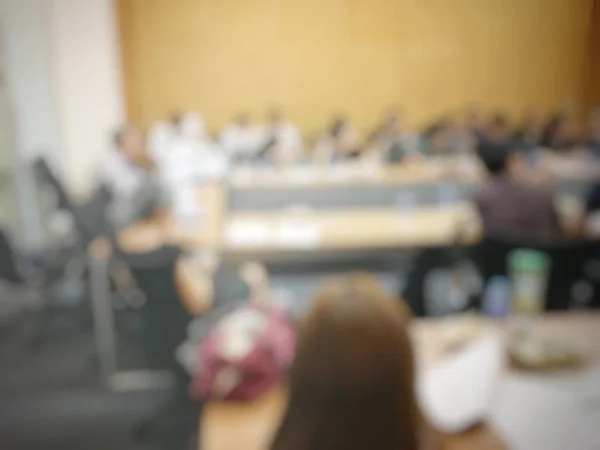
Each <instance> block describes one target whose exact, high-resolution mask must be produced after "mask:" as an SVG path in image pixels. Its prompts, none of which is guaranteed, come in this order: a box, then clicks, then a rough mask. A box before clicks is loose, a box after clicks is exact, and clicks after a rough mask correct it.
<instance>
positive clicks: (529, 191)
mask: <svg viewBox="0 0 600 450" xmlns="http://www.w3.org/2000/svg"><path fill="white" fill-rule="evenodd" d="M474 200H475V203H476V205H477V208H478V210H479V213H480V215H481V218H482V219H483V228H484V232H485V233H488V234H489V233H501V234H503V233H507V234H511V235H517V236H520V237H523V238H532V239H555V238H559V237H561V235H562V232H561V229H560V225H559V222H558V216H557V214H556V210H555V207H554V202H553V198H552V192H551V191H550V189H549V187H547V186H539V185H534V184H532V183H528V182H525V181H517V180H512V179H510V178H508V177H505V176H496V177H492V178H490V181H489V182H488V183H487V184H486V185H485V186H483V187H482V188H481V189H480V190H479V191H478V192H477V193H476V194H475V199H474Z"/></svg>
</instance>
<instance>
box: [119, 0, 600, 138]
mask: <svg viewBox="0 0 600 450" xmlns="http://www.w3.org/2000/svg"><path fill="white" fill-rule="evenodd" d="M118 1H119V3H120V5H119V6H120V8H119V10H120V13H121V15H120V22H121V36H122V44H123V46H122V47H123V56H124V65H125V71H126V80H127V83H126V86H127V97H128V104H129V113H130V116H131V119H132V120H133V121H134V122H136V123H138V124H140V125H142V126H148V125H149V124H150V123H152V121H154V120H157V119H160V118H165V117H167V116H168V115H169V114H170V113H171V112H172V111H174V110H186V109H196V110H199V111H201V112H202V113H203V114H204V115H205V118H206V120H207V122H208V124H209V127H210V128H211V129H213V130H214V129H215V128H216V127H218V126H221V125H222V124H224V123H225V122H226V121H227V120H229V119H230V118H231V116H232V115H233V114H234V113H235V112H238V111H248V112H250V113H251V114H252V115H253V117H254V118H255V119H257V120H261V119H262V118H263V115H264V111H265V109H266V108H267V106H268V105H271V104H277V105H281V106H282V107H283V108H284V109H285V110H286V111H287V112H288V115H289V116H290V118H291V119H292V120H294V121H296V122H297V123H299V124H300V125H301V127H302V128H303V130H304V131H305V132H306V133H307V134H310V133H313V132H315V131H317V130H319V129H321V128H322V127H323V125H324V124H325V123H327V122H328V120H329V118H330V117H331V116H332V115H333V114H334V113H336V112H346V113H348V115H349V116H350V118H351V119H352V120H353V121H354V122H355V123H356V125H357V126H358V127H359V129H360V130H361V131H364V130H366V129H367V128H368V127H370V126H371V125H372V124H373V123H374V122H375V121H377V120H378V118H379V117H380V116H381V113H382V111H383V110H384V109H386V108H387V107H388V106H390V105H398V106H400V107H401V108H402V109H404V110H405V111H406V113H407V116H408V119H409V121H410V122H412V123H414V124H422V123H424V122H425V121H426V120H429V119H432V118H434V117H435V116H437V115H439V114H442V113H446V112H449V111H456V110H459V109H462V108H464V106H465V105H466V104H468V103H470V102H477V103H479V104H481V105H483V106H485V107H489V108H493V109H498V108H499V109H502V110H505V111H507V112H509V113H511V114H515V115H516V114H517V113H518V112H519V111H520V110H521V109H522V108H524V107H526V106H529V105H540V106H542V107H545V108H551V107H555V106H556V105H557V104H558V103H560V102H561V101H562V100H563V99H565V98H566V97H571V98H576V99H581V100H583V97H584V94H585V90H586V83H587V81H586V77H587V73H588V70H589V68H588V67H587V65H586V64H587V59H588V58H587V55H588V46H587V44H588V37H589V36H588V31H589V14H590V11H591V6H592V0H118Z"/></svg>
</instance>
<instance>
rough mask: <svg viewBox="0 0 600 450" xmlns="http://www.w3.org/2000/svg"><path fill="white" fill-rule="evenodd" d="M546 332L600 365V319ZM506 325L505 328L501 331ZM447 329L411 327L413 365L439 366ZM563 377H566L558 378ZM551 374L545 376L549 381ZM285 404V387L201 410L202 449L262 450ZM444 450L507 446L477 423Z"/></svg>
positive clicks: (585, 317) (564, 321) (573, 321)
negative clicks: (571, 342) (566, 339)
mask: <svg viewBox="0 0 600 450" xmlns="http://www.w3.org/2000/svg"><path fill="white" fill-rule="evenodd" d="M487 325H488V326H490V327H493V328H498V327H499V328H504V329H508V328H509V326H510V322H509V323H508V326H506V325H507V324H505V323H499V322H489V323H488V324H487ZM535 326H536V327H538V328H540V329H542V330H543V331H545V332H549V333H555V334H564V335H568V336H573V337H575V338H578V339H579V340H580V341H581V344H583V345H584V346H585V347H584V349H585V354H586V355H587V357H588V363H589V364H598V363H600V315H599V314H583V313H579V314H576V313H569V314H560V315H546V316H543V317H542V318H540V319H539V320H538V321H537V323H536V324H535ZM505 327H506V328H505ZM444 333H445V328H444V326H443V324H442V323H440V321H438V320H421V321H415V323H414V325H413V326H412V329H411V336H412V339H413V345H414V347H415V350H416V358H417V366H418V367H419V368H420V369H423V370H426V369H428V368H432V367H435V365H436V364H439V363H441V362H442V361H443V360H444V359H445V358H446V357H447V355H448V353H450V349H448V348H447V347H446V346H445V344H444V342H446V340H445V339H444ZM562 376H564V374H562ZM548 377H550V375H546V379H548ZM285 403H286V387H285V384H281V385H278V386H276V387H274V388H272V389H271V390H270V391H268V392H266V393H265V394H264V395H262V396H261V397H259V398H258V399H256V400H254V401H252V402H247V403H228V402H216V403H211V404H208V405H206V406H205V407H204V410H203V414H202V420H201V424H200V430H201V434H200V437H201V445H200V447H201V449H202V450H237V449H240V448H243V449H245V450H264V449H267V448H268V444H269V442H270V439H271V438H272V435H273V432H274V430H275V428H276V427H277V424H278V421H279V420H280V418H281V414H282V411H283V408H284V406H285ZM439 437H440V443H441V445H442V447H441V448H442V449H445V450H471V449H472V450H500V449H505V448H507V446H506V445H505V444H504V443H503V442H502V439H501V437H500V436H498V435H497V434H496V433H495V432H494V431H493V430H492V428H490V427H489V426H488V425H487V424H485V423H484V424H481V425H480V426H477V427H475V428H473V429H471V430H469V431H467V432H465V433H461V434H457V435H443V434H440V435H439Z"/></svg>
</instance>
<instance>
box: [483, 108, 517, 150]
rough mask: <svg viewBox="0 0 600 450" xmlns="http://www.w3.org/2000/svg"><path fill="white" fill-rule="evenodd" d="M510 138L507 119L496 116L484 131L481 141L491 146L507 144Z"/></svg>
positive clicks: (501, 115)
mask: <svg viewBox="0 0 600 450" xmlns="http://www.w3.org/2000/svg"><path fill="white" fill-rule="evenodd" d="M511 137H512V131H511V127H510V123H509V122H508V118H507V117H506V116H505V115H504V114H502V113H498V114H496V115H495V116H494V117H493V118H492V120H491V121H490V124H489V125H488V127H487V128H486V130H485V134H484V137H483V141H484V142H487V143H491V144H508V143H509V142H510V140H511Z"/></svg>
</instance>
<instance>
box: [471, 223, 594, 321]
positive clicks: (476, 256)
mask: <svg viewBox="0 0 600 450" xmlns="http://www.w3.org/2000/svg"><path fill="white" fill-rule="evenodd" d="M516 249H528V250H537V251H540V252H543V253H545V254H546V255H548V257H549V258H550V261H551V262H550V264H551V267H550V274H549V278H548V283H547V285H546V310H561V309H567V308H569V306H570V305H571V300H572V298H571V297H572V289H573V285H574V284H575V282H577V281H578V280H580V279H582V277H583V266H584V264H585V263H586V261H587V260H588V258H589V257H590V256H591V251H593V250H594V246H592V245H590V243H589V242H584V241H555V242H541V241H535V240H530V239H529V240H525V239H522V238H517V237H513V236H501V235H493V236H486V237H485V238H484V239H483V241H482V242H481V243H480V244H479V245H478V246H477V247H475V248H474V249H473V255H472V259H473V261H474V262H475V263H476V265H477V267H478V268H479V270H480V272H481V274H482V276H483V279H484V282H487V281H488V280H489V279H490V278H491V277H493V276H496V275H500V276H506V275H508V267H507V256H508V254H509V253H510V252H511V251H513V250H516Z"/></svg>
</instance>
